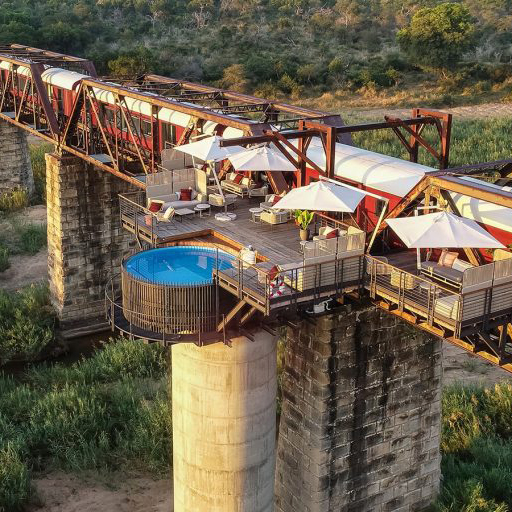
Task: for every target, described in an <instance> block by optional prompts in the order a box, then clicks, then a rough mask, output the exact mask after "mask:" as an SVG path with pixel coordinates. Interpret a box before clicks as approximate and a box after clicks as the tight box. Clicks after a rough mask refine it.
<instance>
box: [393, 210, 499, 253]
mask: <svg viewBox="0 0 512 512" xmlns="http://www.w3.org/2000/svg"><path fill="white" fill-rule="evenodd" d="M386 222H387V223H388V225H389V226H390V227H391V228H392V229H393V231H394V232H395V233H396V234H397V235H398V236H399V237H400V238H401V240H402V241H403V242H404V244H405V245H406V246H407V247H409V248H416V249H426V248H433V249H435V248H443V247H447V248H453V249H455V248H464V247H468V248H469V247H471V248H474V249H487V248H489V249H497V248H504V246H503V245H502V244H501V243H500V242H498V240H496V239H495V238H494V237H493V236H491V235H490V234H489V233H488V232H487V231H486V230H485V229H484V228H482V227H481V226H480V224H478V223H477V222H475V221H474V220H471V219H465V218H463V217H458V216H457V215H454V214H453V213H447V212H436V213H429V214H426V215H419V216H415V217H404V218H399V219H389V220H387V221H386Z"/></svg>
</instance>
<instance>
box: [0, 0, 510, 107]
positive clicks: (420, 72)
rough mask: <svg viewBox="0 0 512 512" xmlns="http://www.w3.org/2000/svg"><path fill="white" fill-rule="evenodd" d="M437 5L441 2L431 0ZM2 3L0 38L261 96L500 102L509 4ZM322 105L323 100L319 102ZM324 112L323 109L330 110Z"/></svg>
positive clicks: (315, 0)
mask: <svg viewBox="0 0 512 512" xmlns="http://www.w3.org/2000/svg"><path fill="white" fill-rule="evenodd" d="M439 4H440V5H439ZM444 5H445V4H443V3H442V2H437V1H436V2H431V1H429V0H419V1H415V2H411V1H409V0H397V1H393V2H380V1H377V0H368V1H365V2H360V1H357V2H354V1H351V0H327V1H326V0H244V1H240V0H221V1H214V0H151V1H140V0H123V1H121V0H63V1H61V2H54V1H52V0H42V1H39V2H36V3H34V2H32V1H30V0H5V1H4V2H2V6H1V7H0V43H9V42H18V43H22V44H28V45H35V46H39V47H42V48H47V49H51V50H54V51H62V52H66V53H71V54H76V55H79V56H83V57H88V58H91V59H93V60H94V62H95V63H96V65H97V67H98V71H99V72H100V73H102V74H107V75H114V76H118V77H119V76H121V77H126V76H131V77H134V76H137V75H140V74H141V73H144V72H147V71H153V72H157V73H161V74H164V75H169V76H175V77H176V78H183V79H189V80H193V81H201V82H205V83H210V84H215V85H218V86H221V87H226V88H231V89H236V90H239V91H243V92H249V93H255V94H257V95H262V96H265V97H292V98H293V99H294V100H298V99H307V98H321V97H322V96H323V95H324V94H334V93H339V94H341V95H342V96H344V98H345V101H346V104H360V105H372V106H375V105H376V104H378V103H380V102H385V103H386V104H397V103H400V104H404V103H407V102H408V100H409V98H414V99H415V100H417V99H418V98H419V95H420V94H422V95H424V97H425V99H427V98H428V100H429V103H430V106H446V105H449V104H451V103H459V102H461V101H462V102H468V101H490V100H495V99H497V98H506V97H507V95H508V94H509V93H510V86H511V83H512V68H511V58H512V52H511V49H510V48H511V45H510V43H511V42H512V39H511V35H510V34H511V31H510V25H511V23H512V22H511V21H510V20H511V17H510V5H509V4H508V3H507V2H495V1H488V0H486V1H484V2H475V1H474V0H462V1H461V2H458V3H449V4H448V7H444ZM319 106H321V105H319ZM327 108H330V107H327Z"/></svg>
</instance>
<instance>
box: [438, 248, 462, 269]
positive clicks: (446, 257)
mask: <svg viewBox="0 0 512 512" xmlns="http://www.w3.org/2000/svg"><path fill="white" fill-rule="evenodd" d="M458 255H459V253H457V252H450V251H442V252H441V256H440V257H439V261H438V263H439V265H441V266H442V267H449V268H451V267H452V265H453V262H454V261H455V260H456V259H457V256H458Z"/></svg>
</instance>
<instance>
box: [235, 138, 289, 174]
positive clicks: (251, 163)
mask: <svg viewBox="0 0 512 512" xmlns="http://www.w3.org/2000/svg"><path fill="white" fill-rule="evenodd" d="M228 158H229V160H230V162H231V163H232V164H233V167H234V168H235V170H237V171H295V170H296V168H295V166H294V165H293V164H292V163H291V162H290V161H289V160H288V159H287V158H286V157H285V156H284V155H283V153H281V151H279V149H277V148H276V147H275V146H274V145H273V144H270V145H269V146H260V147H257V148H253V149H247V150H245V151H243V152H239V153H237V154H236V155H231V156H229V157H228Z"/></svg>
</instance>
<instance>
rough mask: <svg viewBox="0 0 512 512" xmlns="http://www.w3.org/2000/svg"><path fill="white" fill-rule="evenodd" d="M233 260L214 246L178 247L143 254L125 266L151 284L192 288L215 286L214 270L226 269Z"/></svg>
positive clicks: (131, 272)
mask: <svg viewBox="0 0 512 512" xmlns="http://www.w3.org/2000/svg"><path fill="white" fill-rule="evenodd" d="M233 260H234V257H233V256H232V255H231V254H228V253H227V252H225V251H222V250H218V249H214V248H211V247H201V246H175V247H165V248H162V249H150V250H148V251H143V252H139V253H137V254H135V255H134V256H131V257H130V258H128V259H127V260H126V261H125V264H124V265H125V268H126V271H127V272H128V273H129V274H131V275H133V276H135V277H136V278H139V279H144V280H145V281H149V282H151V283H159V284H166V285H172V286H190V285H201V284H211V283H212V273H213V270H214V269H219V270H225V269H226V268H228V267H230V266H231V262H232V261H233Z"/></svg>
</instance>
